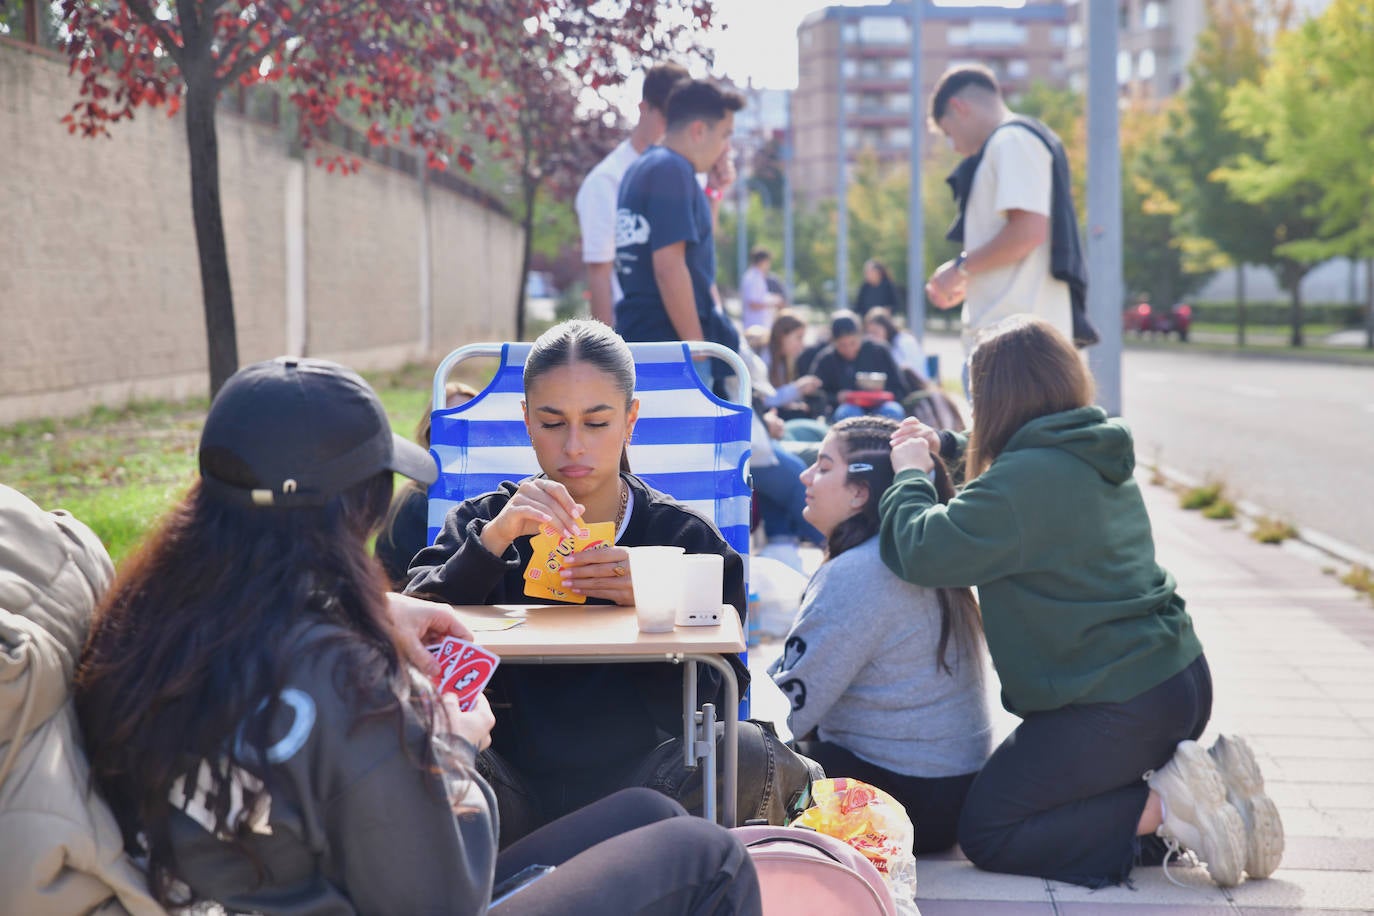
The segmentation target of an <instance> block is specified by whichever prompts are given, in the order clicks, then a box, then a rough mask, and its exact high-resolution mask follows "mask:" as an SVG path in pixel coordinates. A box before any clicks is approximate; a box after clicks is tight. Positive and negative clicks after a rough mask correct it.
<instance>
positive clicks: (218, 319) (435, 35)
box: [61, 0, 712, 395]
mask: <svg viewBox="0 0 1374 916" xmlns="http://www.w3.org/2000/svg"><path fill="white" fill-rule="evenodd" d="M61 9H62V17H63V20H64V24H65V30H64V37H65V50H66V52H67V54H68V56H69V57H70V59H71V68H72V70H73V72H75V73H78V74H80V77H81V89H80V98H79V100H78V101H77V103H76V104H75V105H74V106H73V108H72V110H71V112H70V113H69V115H68V116H67V118H66V122H67V123H68V125H69V129H70V130H71V131H72V132H73V133H79V134H81V135H83V136H87V137H94V136H100V135H102V134H105V133H107V126H108V125H109V124H111V123H114V122H118V121H121V120H123V119H125V118H132V117H133V115H134V112H135V110H136V109H137V108H138V107H139V106H141V105H149V106H153V107H157V106H162V105H165V106H167V108H168V110H169V112H170V113H175V112H176V111H177V110H178V109H179V108H184V109H185V119H186V142H187V147H188V149H189V152H190V166H191V210H192V216H193V220H194V224H195V229H196V244H197V249H198V252H199V257H200V273H201V293H202V298H203V301H204V309H205V328H206V337H207V345H208V350H209V363H210V391H211V394H212V395H213V394H214V392H216V391H218V390H219V387H220V386H221V385H222V384H223V383H224V381H225V380H226V379H227V378H228V377H229V376H230V375H232V374H233V372H234V371H235V370H236V369H237V368H238V346H237V340H236V335H235V330H234V304H233V295H232V292H231V287H230V283H229V259H228V253H227V251H226V248H225V241H224V226H223V219H222V214H221V209H220V188H219V154H218V146H217V141H216V137H215V107H216V102H217V100H218V98H219V95H220V93H221V92H222V91H223V90H224V89H226V88H228V87H231V86H235V85H252V84H254V83H260V82H269V81H278V80H279V81H282V82H283V84H284V85H285V86H286V87H287V88H288V97H289V98H290V100H291V102H292V103H293V104H295V105H296V106H297V108H298V109H299V110H300V115H301V117H300V118H299V123H300V131H301V140H302V142H303V143H304V144H305V145H306V146H309V145H310V143H311V141H312V140H313V139H314V138H316V137H318V136H320V135H322V134H323V133H324V132H325V131H326V129H327V128H328V127H329V125H330V124H331V123H332V122H334V121H336V120H342V121H344V122H346V123H351V124H353V125H355V126H358V127H360V128H361V129H363V130H365V131H366V132H367V136H368V139H369V141H370V142H372V143H373V144H378V145H381V144H392V143H404V144H409V145H411V146H413V147H416V148H418V149H420V150H423V151H424V154H425V156H426V159H427V161H428V163H429V165H430V167H431V168H435V169H444V168H448V167H450V166H451V165H457V166H459V167H461V168H464V169H469V168H471V167H472V164H473V150H472V146H471V142H470V140H469V139H468V138H471V137H477V136H481V137H485V139H486V140H488V141H490V142H495V143H498V144H499V143H503V142H506V141H508V140H509V132H508V129H507V127H506V125H507V124H509V123H510V120H511V115H512V114H513V113H514V112H516V111H518V110H519V108H520V106H521V105H522V104H523V102H524V100H523V99H521V98H520V97H519V96H518V95H516V94H512V93H510V92H508V91H507V90H506V88H505V87H508V86H512V85H518V83H516V82H515V81H514V80H512V79H511V78H510V74H511V73H512V71H513V70H515V69H518V68H519V67H521V66H525V65H528V64H529V63H530V62H531V61H532V60H533V61H538V60H542V61H543V63H544V65H546V66H549V67H557V68H558V69H559V71H560V72H562V73H565V74H567V75H568V78H569V79H570V80H571V81H572V83H571V85H574V86H575V85H576V84H578V83H580V84H581V85H583V86H586V87H589V88H592V89H597V88H599V87H601V86H604V85H611V84H615V83H618V82H620V81H621V80H623V78H624V76H625V71H626V69H627V66H626V63H625V62H626V60H630V61H637V60H639V59H640V56H641V55H651V56H655V55H661V54H664V53H666V52H668V51H669V50H670V49H672V48H673V47H675V46H677V45H678V44H679V43H680V42H681V40H682V38H683V35H684V33H686V32H688V31H689V30H691V29H696V28H705V27H707V26H709V24H710V18H711V13H712V8H711V3H710V0H597V2H585V0H424V2H420V0H157V2H154V0H61ZM535 55H542V57H536V56H535ZM633 66H634V64H633V63H631V64H629V67H631V68H632V67H633ZM327 164H329V165H332V166H335V167H337V166H342V167H343V168H345V169H346V170H348V169H356V168H357V163H356V162H355V161H351V160H348V159H339V158H337V157H334V158H331V159H329V160H328V162H327Z"/></svg>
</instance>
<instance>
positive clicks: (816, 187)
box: [792, 0, 1071, 201]
mask: <svg viewBox="0 0 1374 916" xmlns="http://www.w3.org/2000/svg"><path fill="white" fill-rule="evenodd" d="M917 2H919V3H920V4H921V6H920V10H921V17H922V18H921V94H920V97H919V98H917V99H916V100H914V102H913V100H912V98H911V91H910V85H911V57H910V46H911V12H912V4H911V3H910V2H905V3H898V2H893V3H889V4H883V5H872V6H852V7H828V8H826V9H823V10H818V11H817V12H815V13H813V14H811V16H809V17H807V18H806V19H805V20H804V21H803V22H802V24H801V26H800V27H799V28H798V29H797V41H798V46H799V47H798V50H799V58H800V67H799V73H798V84H797V89H796V91H795V92H794V93H793V94H792V126H793V133H794V137H795V145H794V155H795V158H794V161H793V186H794V188H795V189H796V192H797V194H798V195H799V196H800V197H801V198H802V199H804V200H808V201H817V200H821V199H825V198H833V197H834V195H835V174H836V163H837V161H838V158H839V149H840V147H839V144H840V142H841V133H843V142H844V148H845V151H846V157H847V160H848V161H851V162H852V161H853V160H854V159H855V158H856V157H857V156H858V155H859V154H860V152H861V151H863V150H872V151H873V152H874V153H875V154H876V155H877V156H878V157H879V158H880V159H882V160H886V161H892V162H903V163H904V162H906V161H907V160H908V158H909V155H910V150H911V131H910V122H911V109H912V105H913V104H914V105H915V106H916V108H917V109H918V112H922V111H923V110H924V107H925V105H926V100H927V99H928V98H929V95H930V92H931V90H932V89H933V88H934V85H935V81H936V80H937V79H939V77H940V74H941V73H943V72H944V71H945V70H946V69H947V68H949V67H950V66H952V65H955V64H963V63H981V64H985V65H987V66H989V67H991V68H992V69H993V71H994V72H995V73H996V74H997V76H998V79H999V80H1000V81H1001V82H1002V85H1003V86H1004V87H1005V89H1006V91H1007V93H1008V94H1009V95H1010V96H1015V94H1016V93H1017V92H1018V91H1021V90H1024V89H1026V88H1027V87H1029V86H1030V84H1031V83H1033V82H1037V81H1042V82H1046V83H1049V84H1051V85H1056V86H1064V85H1067V82H1068V76H1069V71H1068V68H1067V66H1066V65H1065V49H1066V47H1067V44H1068V29H1069V24H1070V21H1071V20H1070V16H1069V10H1068V7H1067V6H1066V4H1064V3H1061V2H1044V0H1027V2H1026V3H1025V4H1024V5H1023V6H1020V7H1014V8H1013V7H1005V6H991V5H988V6H941V5H938V4H937V3H935V2H933V0H917ZM841 100H843V107H844V124H843V131H841V126H840V107H841Z"/></svg>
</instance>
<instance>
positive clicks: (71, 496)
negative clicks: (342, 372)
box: [0, 364, 490, 564]
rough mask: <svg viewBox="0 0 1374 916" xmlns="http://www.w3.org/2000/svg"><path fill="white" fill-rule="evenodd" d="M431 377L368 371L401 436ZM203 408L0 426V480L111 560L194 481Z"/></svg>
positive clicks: (101, 411)
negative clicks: (62, 516)
mask: <svg viewBox="0 0 1374 916" xmlns="http://www.w3.org/2000/svg"><path fill="white" fill-rule="evenodd" d="M432 373H433V368H432V367H430V366H423V365H418V364H415V365H410V366H406V367H404V368H402V369H399V370H396V371H393V372H380V373H370V374H367V379H368V381H369V382H371V383H372V386H373V387H374V388H375V389H376V390H377V394H378V396H379V397H381V399H382V404H383V405H384V406H385V408H386V412H387V415H388V416H389V417H390V418H391V426H392V429H394V430H396V432H398V433H400V434H401V435H403V436H411V435H413V434H414V432H415V426H416V424H417V423H419V421H420V418H421V416H422V415H423V413H424V411H425V410H426V408H427V406H428V404H429V393H430V384H431V380H432V377H433V376H432ZM455 377H460V378H462V379H463V380H464V381H466V382H468V383H469V384H473V385H476V386H477V387H481V386H482V385H483V384H485V381H486V378H484V377H482V376H481V374H480V373H477V372H467V373H459V374H458V375H456V376H455ZM486 377H488V378H489V377H490V371H489V370H488V374H487V376H486ZM207 407H208V402H207V401H206V399H205V398H198V399H194V400H190V401H183V402H167V401H150V402H141V403H135V404H130V405H129V406H127V407H124V408H119V409H111V408H105V407H98V408H95V409H93V410H91V411H88V412H87V413H85V414H82V415H81V416H78V417H72V418H67V419H61V420H34V421H28V422H24V423H18V424H15V425H13V426H3V427H0V481H2V482H4V483H5V484H7V485H8V486H11V487H13V488H14V489H16V490H18V491H19V492H21V493H23V494H24V495H25V496H27V497H29V498H30V499H32V500H33V501H34V502H36V503H37V504H38V505H40V506H42V507H43V508H45V509H66V510H67V511H69V512H71V513H72V515H74V516H76V517H77V518H79V519H81V520H82V521H83V522H85V523H86V524H88V525H90V526H91V528H92V530H94V531H95V533H96V534H97V535H99V536H100V539H101V540H102V541H103V542H104V543H105V547H106V548H107V549H108V550H109V551H110V556H111V557H113V558H114V561H115V563H116V564H118V563H119V562H120V561H121V560H123V559H124V558H125V557H126V556H128V555H129V553H130V552H131V551H132V550H133V548H134V547H136V546H137V545H138V543H139V541H140V540H141V539H142V538H143V536H144V535H145V534H146V533H147V532H148V531H149V530H150V529H151V528H152V527H153V525H154V524H155V523H156V522H157V520H158V519H159V518H160V517H161V515H162V513H163V512H165V511H166V510H167V509H169V508H170V507H171V506H172V504H173V503H174V502H175V501H176V500H177V499H178V498H180V496H181V495H182V494H183V493H184V492H185V491H186V488H187V487H188V486H190V484H191V482H192V481H193V480H194V479H195V476H196V443H197V441H198V440H199V438H200V427H201V424H202V423H203V422H204V420H205V411H206V408H207Z"/></svg>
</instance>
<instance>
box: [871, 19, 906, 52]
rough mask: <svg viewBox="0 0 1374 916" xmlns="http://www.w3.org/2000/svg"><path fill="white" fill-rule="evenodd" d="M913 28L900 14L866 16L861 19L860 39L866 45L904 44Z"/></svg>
mask: <svg viewBox="0 0 1374 916" xmlns="http://www.w3.org/2000/svg"><path fill="white" fill-rule="evenodd" d="M910 40H911V30H910V28H908V26H907V22H906V20H905V19H902V18H900V17H898V16H865V17H864V18H863V19H860V20H859V41H860V42H861V43H862V44H866V45H893V44H898V45H904V44H906V43H907V42H908V41H910Z"/></svg>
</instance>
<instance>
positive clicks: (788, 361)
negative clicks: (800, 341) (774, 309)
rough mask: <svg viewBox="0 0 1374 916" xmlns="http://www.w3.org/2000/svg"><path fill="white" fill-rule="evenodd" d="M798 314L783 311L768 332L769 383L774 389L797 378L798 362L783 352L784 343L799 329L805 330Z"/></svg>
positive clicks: (775, 317) (788, 310) (803, 322)
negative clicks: (796, 368)
mask: <svg viewBox="0 0 1374 916" xmlns="http://www.w3.org/2000/svg"><path fill="white" fill-rule="evenodd" d="M805 327H806V322H805V321H802V320H801V318H800V317H799V316H798V315H797V313H796V312H794V311H792V310H791V309H781V310H779V311H778V314H777V315H775V316H773V326H772V328H770V329H769V331H768V361H769V362H768V381H769V382H771V383H772V384H773V387H774V388H781V387H782V386H783V385H786V384H787V383H788V382H791V381H794V380H795V376H796V370H795V366H796V360H794V359H793V358H792V357H790V356H787V355H786V354H785V353H783V352H782V344H783V341H784V340H786V339H787V337H788V335H790V334H792V333H794V332H795V331H796V330H797V329H798V328H805Z"/></svg>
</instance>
